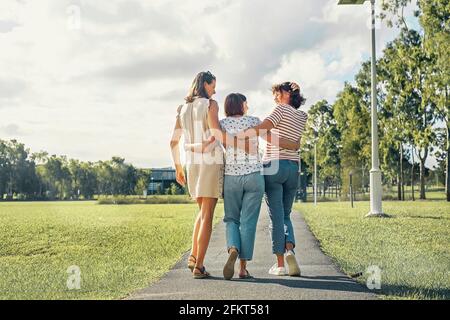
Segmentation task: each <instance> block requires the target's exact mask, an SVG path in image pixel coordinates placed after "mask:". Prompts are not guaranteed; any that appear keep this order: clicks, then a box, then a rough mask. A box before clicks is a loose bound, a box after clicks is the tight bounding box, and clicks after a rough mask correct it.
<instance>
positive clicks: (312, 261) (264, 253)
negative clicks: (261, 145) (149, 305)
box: [128, 205, 376, 300]
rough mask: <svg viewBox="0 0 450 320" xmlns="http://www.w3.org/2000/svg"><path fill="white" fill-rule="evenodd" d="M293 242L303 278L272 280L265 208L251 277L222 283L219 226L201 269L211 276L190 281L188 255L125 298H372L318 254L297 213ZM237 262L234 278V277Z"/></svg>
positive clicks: (222, 250) (222, 227) (222, 247)
mask: <svg viewBox="0 0 450 320" xmlns="http://www.w3.org/2000/svg"><path fill="white" fill-rule="evenodd" d="M292 219H293V224H294V228H295V232H296V240H297V249H296V253H297V259H298V260H299V264H300V269H301V271H302V277H300V278H296V277H276V276H272V275H269V274H268V270H269V268H270V267H271V266H272V265H273V264H274V263H275V258H274V256H273V255H272V253H271V240H270V233H269V218H268V214H267V208H266V206H265V205H263V207H262V209H261V215H260V218H259V223H258V230H257V234H256V246H255V253H254V260H253V261H251V262H250V263H249V265H248V270H249V272H250V274H251V275H252V276H254V277H255V279H251V280H239V279H238V278H233V280H231V281H226V280H224V279H223V276H222V268H223V265H224V263H225V261H226V260H227V256H228V255H227V252H226V248H225V247H226V246H225V225H224V223H222V222H219V223H218V224H217V226H216V227H215V229H214V231H213V235H212V238H211V243H210V247H209V249H208V252H207V256H206V261H205V266H206V268H207V270H208V271H209V272H210V273H211V275H212V276H213V277H212V278H211V279H207V280H194V279H193V278H192V276H191V273H190V270H189V269H188V268H187V258H188V256H189V253H186V254H185V255H184V256H183V257H182V259H181V260H180V261H179V262H178V263H177V264H176V265H175V266H174V267H173V269H172V270H170V271H169V272H168V273H167V274H166V275H165V276H163V277H162V279H160V280H159V281H158V282H156V283H155V284H153V285H151V286H149V287H148V288H145V289H142V290H140V291H137V292H135V293H133V294H131V295H130V297H128V299H136V300H142V299H164V300H171V299H175V300H184V299H190V300H209V299H219V300H222V299H227V300H245V299H249V300H261V299H268V300H286V299H288V300H300V299H376V296H375V295H374V294H372V293H371V292H370V291H369V290H368V289H367V288H366V287H364V286H362V285H360V284H358V283H357V282H355V281H353V280H352V279H351V278H349V277H348V276H346V275H344V274H343V273H341V272H340V271H339V270H338V269H337V268H336V267H335V266H334V265H333V263H332V262H331V260H330V259H329V258H328V257H327V256H326V255H325V254H323V253H322V251H321V250H320V248H319V244H318V242H317V240H316V239H315V237H314V236H313V235H312V233H311V232H310V231H309V229H308V227H307V225H306V223H305V221H304V219H303V217H302V216H301V214H299V213H297V212H296V213H293V214H292ZM237 266H238V264H236V276H237V272H238V271H237V269H238V268H237Z"/></svg>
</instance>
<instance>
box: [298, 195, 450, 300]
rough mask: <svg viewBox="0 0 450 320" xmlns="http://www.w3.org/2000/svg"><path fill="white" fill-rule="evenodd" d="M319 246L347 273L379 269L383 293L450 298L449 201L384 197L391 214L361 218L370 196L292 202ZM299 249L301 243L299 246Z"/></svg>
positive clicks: (391, 297) (384, 295) (415, 297)
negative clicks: (361, 199)
mask: <svg viewBox="0 0 450 320" xmlns="http://www.w3.org/2000/svg"><path fill="white" fill-rule="evenodd" d="M296 209H297V210H298V211H300V212H301V213H302V214H303V215H304V216H305V219H306V221H307V223H308V224H309V226H310V228H311V230H312V231H313V233H314V234H315V235H316V237H317V238H318V239H319V241H320V244H321V246H322V249H323V250H324V252H325V253H327V254H328V255H329V256H331V257H332V258H333V259H334V261H335V262H336V263H337V264H338V265H339V266H340V267H341V268H342V270H343V271H344V272H346V273H347V274H355V273H358V272H363V273H364V275H363V276H362V277H361V278H360V279H359V280H360V281H361V282H363V283H365V282H366V279H367V276H368V274H367V273H366V272H365V271H366V269H367V267H369V266H371V265H376V266H379V267H380V269H381V272H382V273H381V285H382V287H381V291H379V293H380V294H381V297H382V298H387V299H398V298H401V299H405V298H406V299H450V203H448V202H444V201H423V202H422V201H416V202H393V201H391V202H384V203H383V210H384V211H385V212H386V213H388V214H389V215H391V218H385V219H380V218H364V216H365V214H366V213H367V212H368V211H369V203H368V202H356V203H355V208H354V209H351V208H350V204H349V203H348V202H324V203H319V204H318V205H317V207H315V206H314V205H313V204H311V203H306V204H296ZM299 250H301V249H299Z"/></svg>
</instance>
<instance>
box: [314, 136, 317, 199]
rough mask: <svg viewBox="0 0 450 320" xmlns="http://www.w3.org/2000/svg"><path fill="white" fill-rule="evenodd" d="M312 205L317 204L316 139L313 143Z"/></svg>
mask: <svg viewBox="0 0 450 320" xmlns="http://www.w3.org/2000/svg"><path fill="white" fill-rule="evenodd" d="M314 205H316V206H317V141H316V142H315V143H314Z"/></svg>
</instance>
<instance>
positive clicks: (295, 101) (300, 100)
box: [272, 82, 306, 109]
mask: <svg viewBox="0 0 450 320" xmlns="http://www.w3.org/2000/svg"><path fill="white" fill-rule="evenodd" d="M281 91H285V92H289V94H290V101H289V105H291V106H293V107H294V108H295V109H298V108H300V107H301V106H302V105H304V104H305V102H306V99H305V98H304V97H303V95H302V94H301V93H300V89H299V86H298V85H297V84H295V83H294V82H283V83H281V84H275V85H273V86H272V93H275V92H281Z"/></svg>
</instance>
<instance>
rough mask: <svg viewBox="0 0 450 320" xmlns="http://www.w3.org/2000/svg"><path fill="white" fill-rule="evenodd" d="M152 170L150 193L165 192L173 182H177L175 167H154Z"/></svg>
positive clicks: (148, 189)
mask: <svg viewBox="0 0 450 320" xmlns="http://www.w3.org/2000/svg"><path fill="white" fill-rule="evenodd" d="M150 170H151V175H150V179H149V180H150V183H149V185H148V188H147V191H148V194H156V193H164V190H166V189H167V188H170V185H171V184H172V183H177V180H176V174H175V169H173V168H152V169H150Z"/></svg>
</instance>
